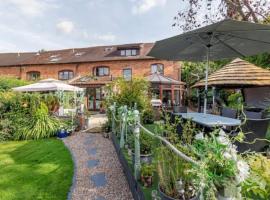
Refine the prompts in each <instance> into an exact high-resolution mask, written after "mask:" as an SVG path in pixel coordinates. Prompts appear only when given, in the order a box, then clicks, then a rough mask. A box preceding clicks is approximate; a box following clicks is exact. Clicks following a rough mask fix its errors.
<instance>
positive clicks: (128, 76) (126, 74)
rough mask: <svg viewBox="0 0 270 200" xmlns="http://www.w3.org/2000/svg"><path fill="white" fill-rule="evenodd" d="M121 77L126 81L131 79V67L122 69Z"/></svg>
mask: <svg viewBox="0 0 270 200" xmlns="http://www.w3.org/2000/svg"><path fill="white" fill-rule="evenodd" d="M123 78H124V79H125V80H127V81H129V80H131V78H132V70H131V69H124V70H123Z"/></svg>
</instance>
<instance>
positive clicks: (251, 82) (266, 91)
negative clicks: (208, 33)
mask: <svg viewBox="0 0 270 200" xmlns="http://www.w3.org/2000/svg"><path fill="white" fill-rule="evenodd" d="M204 85H205V80H204V79H203V80H200V81H198V82H197V83H196V84H195V85H193V86H192V88H202V87H204ZM208 85H209V86H210V87H211V86H212V87H214V88H231V89H242V92H243V96H244V98H245V101H246V103H247V104H249V103H250V104H252V105H253V106H260V107H264V106H263V105H262V104H265V103H263V102H262V101H264V100H265V99H268V98H269V99H270V70H267V69H263V68H260V67H258V66H255V65H254V64H252V63H249V62H247V61H245V60H242V59H240V58H236V59H234V60H233V61H232V62H230V63H229V64H227V65H225V66H224V67H222V68H221V69H219V70H217V71H216V72H214V73H212V74H211V75H210V76H209V77H208Z"/></svg>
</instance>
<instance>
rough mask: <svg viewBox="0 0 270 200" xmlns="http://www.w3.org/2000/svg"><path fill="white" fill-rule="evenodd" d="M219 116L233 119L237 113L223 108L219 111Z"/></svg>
mask: <svg viewBox="0 0 270 200" xmlns="http://www.w3.org/2000/svg"><path fill="white" fill-rule="evenodd" d="M221 116H223V117H229V118H234V119H235V118H236V117H237V111H236V110H234V109H231V108H226V107H223V108H222V109H221Z"/></svg>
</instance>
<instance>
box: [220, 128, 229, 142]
mask: <svg viewBox="0 0 270 200" xmlns="http://www.w3.org/2000/svg"><path fill="white" fill-rule="evenodd" d="M217 141H218V142H219V143H220V144H223V145H229V144H230V143H231V142H230V140H229V138H228V136H227V135H226V133H225V132H224V131H223V130H222V129H221V130H220V131H219V136H218V137H217Z"/></svg>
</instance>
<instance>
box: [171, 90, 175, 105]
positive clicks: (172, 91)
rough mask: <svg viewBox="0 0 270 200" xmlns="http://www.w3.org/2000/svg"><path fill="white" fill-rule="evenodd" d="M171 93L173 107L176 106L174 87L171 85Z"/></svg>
mask: <svg viewBox="0 0 270 200" xmlns="http://www.w3.org/2000/svg"><path fill="white" fill-rule="evenodd" d="M171 93H172V94H171V95H172V97H171V99H172V105H171V106H172V107H173V106H174V103H173V102H174V85H171Z"/></svg>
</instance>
